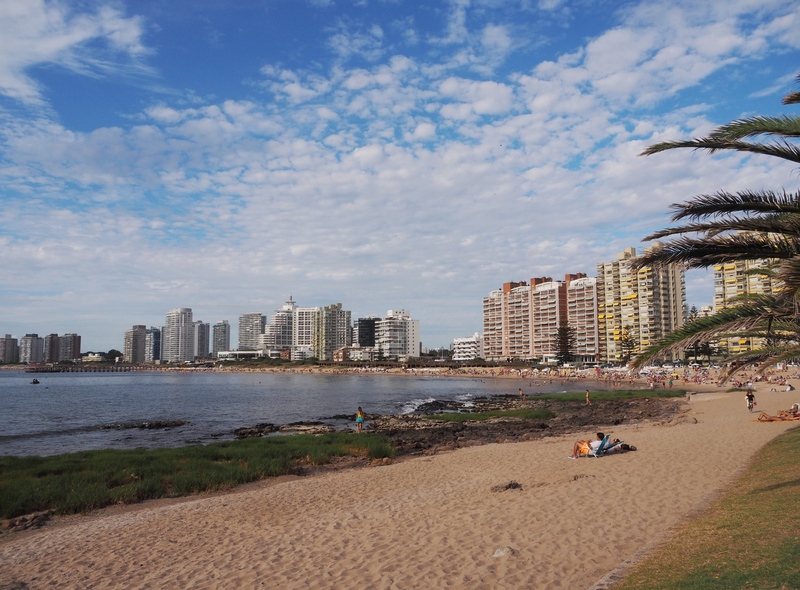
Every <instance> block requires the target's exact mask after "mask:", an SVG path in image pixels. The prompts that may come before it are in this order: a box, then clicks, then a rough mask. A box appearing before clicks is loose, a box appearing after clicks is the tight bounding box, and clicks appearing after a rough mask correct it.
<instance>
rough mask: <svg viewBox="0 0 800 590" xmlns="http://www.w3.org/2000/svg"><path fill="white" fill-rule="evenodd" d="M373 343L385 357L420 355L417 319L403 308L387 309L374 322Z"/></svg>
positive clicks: (396, 357)
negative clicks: (379, 318)
mask: <svg viewBox="0 0 800 590" xmlns="http://www.w3.org/2000/svg"><path fill="white" fill-rule="evenodd" d="M375 345H376V347H378V349H379V350H380V352H381V354H382V356H383V357H384V358H386V359H399V358H401V357H418V356H419V355H420V338H419V320H412V319H411V314H409V312H407V311H406V310H404V309H400V310H391V309H390V310H389V311H387V312H386V317H384V318H382V319H381V320H379V321H378V322H377V323H376V324H375Z"/></svg>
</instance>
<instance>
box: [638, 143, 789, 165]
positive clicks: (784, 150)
mask: <svg viewBox="0 0 800 590" xmlns="http://www.w3.org/2000/svg"><path fill="white" fill-rule="evenodd" d="M676 148H691V149H695V150H707V151H708V152H709V153H711V154H715V153H716V152H720V151H736V152H746V153H751V154H762V155H765V156H774V157H776V158H781V159H783V160H789V161H790V162H798V163H800V147H798V146H796V145H793V144H791V143H789V142H787V141H776V142H773V143H748V142H746V141H731V140H727V139H717V138H715V137H711V136H709V137H698V138H696V139H690V140H684V141H665V142H662V143H657V144H655V145H651V146H650V147H648V148H647V149H646V150H644V151H643V152H642V153H641V154H640V155H642V156H650V155H652V154H657V153H659V152H664V151H667V150H672V149H676Z"/></svg>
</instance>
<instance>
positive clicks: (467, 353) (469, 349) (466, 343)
mask: <svg viewBox="0 0 800 590" xmlns="http://www.w3.org/2000/svg"><path fill="white" fill-rule="evenodd" d="M482 358H485V357H484V352H483V334H481V333H479V332H475V333H474V334H473V335H472V336H469V337H467V338H454V339H453V360H454V361H471V360H474V359H482Z"/></svg>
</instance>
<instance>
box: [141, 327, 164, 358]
mask: <svg viewBox="0 0 800 590" xmlns="http://www.w3.org/2000/svg"><path fill="white" fill-rule="evenodd" d="M160 360H161V329H159V328H156V327H154V326H150V328H148V329H147V330H145V333H144V362H146V363H155V362H158V361H160Z"/></svg>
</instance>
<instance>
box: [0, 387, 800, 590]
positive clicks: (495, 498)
mask: <svg viewBox="0 0 800 590" xmlns="http://www.w3.org/2000/svg"><path fill="white" fill-rule="evenodd" d="M762 388H763V390H762ZM691 389H692V390H693V391H703V392H702V393H697V394H696V395H693V396H692V400H691V402H689V403H687V404H686V407H687V409H686V412H685V413H683V414H682V415H681V417H680V418H678V419H676V420H674V421H673V422H672V423H670V424H667V425H654V424H640V425H636V424H627V425H622V426H618V427H614V428H613V429H611V428H609V429H606V432H609V431H610V432H611V434H612V435H613V436H614V437H619V438H621V439H623V440H625V441H626V442H629V443H630V444H633V445H635V446H636V447H637V448H638V450H637V451H636V452H629V453H623V454H618V455H610V456H606V457H603V458H600V459H594V458H582V459H578V460H571V459H569V458H568V455H569V454H570V452H571V449H572V443H573V442H574V440H575V439H576V438H577V437H584V438H585V437H592V436H593V433H592V432H581V433H577V434H576V435H571V436H568V437H558V438H546V439H542V440H536V441H530V442H522V443H509V444H491V445H485V446H476V447H470V448H465V449H459V450H457V451H453V452H448V453H442V454H438V455H433V456H429V457H416V458H410V459H405V460H400V461H396V462H394V463H392V464H390V465H385V466H380V467H367V468H361V469H351V470H344V471H338V472H327V473H324V474H321V475H316V476H310V477H303V478H299V477H295V478H283V479H281V480H279V481H277V482H275V481H273V482H262V483H259V484H257V485H251V486H248V487H246V488H243V489H238V490H235V491H233V492H231V493H226V494H217V495H210V496H201V497H193V498H190V499H185V500H180V501H171V502H153V503H147V504H143V505H139V506H134V507H130V508H126V509H118V508H115V509H111V510H107V511H102V512H100V513H99V514H95V515H89V516H80V517H70V518H66V519H56V521H55V522H54V523H52V524H49V525H47V526H45V527H44V528H43V529H40V530H36V531H29V532H24V533H14V534H8V535H5V536H4V537H3V538H2V540H0V588H3V587H4V585H11V584H13V583H17V584H18V585H17V586H13V587H15V588H16V587H18V588H29V589H32V590H35V589H38V588H48V587H60V588H200V589H202V588H282V589H283V588H312V589H313V588H381V589H382V588H397V589H400V588H414V589H417V588H470V589H479V588H486V589H493V590H496V589H504V588H508V589H512V588H513V589H516V588H537V589H539V588H569V589H575V588H578V589H582V588H590V587H593V586H594V587H595V588H601V587H605V586H606V585H607V584H608V583H609V580H612V579H614V578H615V576H616V575H619V574H620V573H621V570H620V569H619V568H620V567H622V570H623V571H624V564H626V563H628V562H630V561H631V560H635V559H636V558H637V556H639V555H641V554H642V553H643V552H646V551H647V550H648V549H650V548H652V547H654V546H655V545H657V543H658V542H659V541H660V540H663V539H664V538H666V536H667V535H669V533H670V531H671V529H672V527H674V526H675V525H676V524H677V523H679V522H681V521H683V520H684V519H686V518H687V517H690V516H691V515H692V514H695V513H696V512H697V511H698V510H700V509H702V508H703V507H705V506H707V505H708V504H709V502H711V501H713V500H714V499H715V498H716V497H718V495H719V493H720V492H721V491H722V490H724V488H725V486H726V484H728V483H729V482H730V481H731V480H732V478H734V477H735V476H736V475H737V474H738V473H739V472H740V470H741V469H742V468H744V467H746V466H747V464H748V462H750V461H751V460H752V458H753V456H754V454H755V453H756V452H757V451H758V450H759V449H760V448H761V447H762V446H763V445H764V444H766V443H767V442H768V441H769V440H771V439H773V438H774V437H776V436H777V435H779V434H780V433H782V432H784V431H786V430H787V429H789V428H791V427H793V426H797V425H798V423H796V422H795V423H792V422H776V423H759V422H756V421H754V420H755V418H756V416H757V413H756V412H754V413H752V414H751V413H748V412H747V409H746V408H745V401H744V394H743V393H742V392H735V393H725V391H724V389H723V388H716V387H712V386H709V387H691ZM766 389H767V386H765V385H761V386H760V387H759V391H758V392H757V394H758V398H757V399H758V409H759V410H762V409H763V410H766V411H767V412H769V413H771V414H774V413H775V412H776V411H777V410H778V409H785V408H788V407H789V406H790V405H791V404H792V403H794V402H797V401H800V392H797V391H794V392H777V393H775V392H773V393H770V392H768V391H766ZM511 481H516V482H518V483H519V484H520V485H521V486H522V487H521V489H507V490H504V491H493V489H492V488H493V487H495V486H505V485H506V484H508V483H509V482H511ZM610 572H616V573H615V574H611V575H610V576H609V573H610ZM22 584H26V585H24V586H23V585H22Z"/></svg>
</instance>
